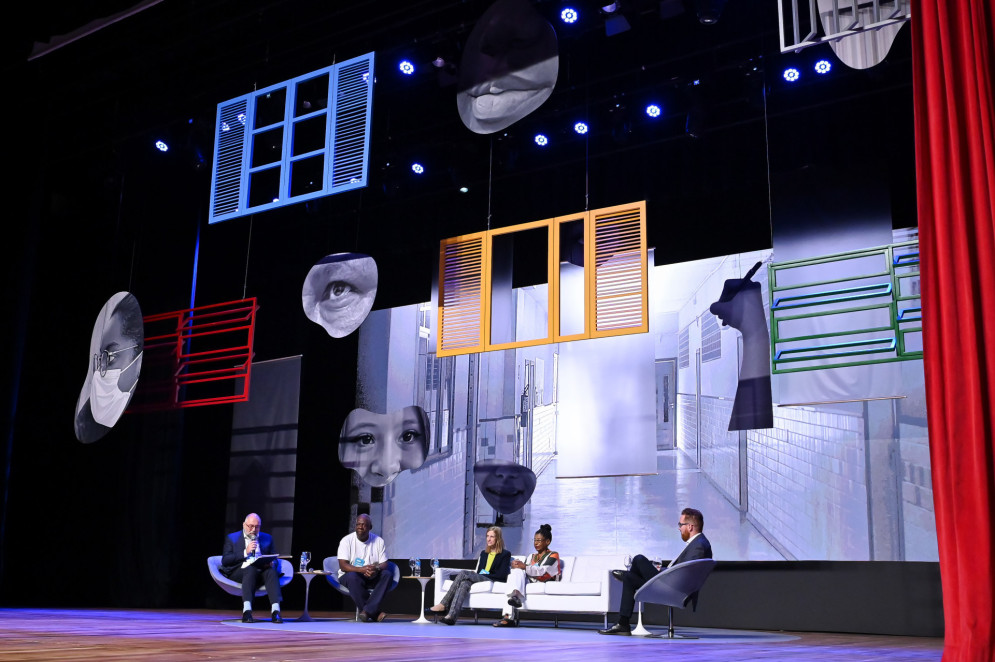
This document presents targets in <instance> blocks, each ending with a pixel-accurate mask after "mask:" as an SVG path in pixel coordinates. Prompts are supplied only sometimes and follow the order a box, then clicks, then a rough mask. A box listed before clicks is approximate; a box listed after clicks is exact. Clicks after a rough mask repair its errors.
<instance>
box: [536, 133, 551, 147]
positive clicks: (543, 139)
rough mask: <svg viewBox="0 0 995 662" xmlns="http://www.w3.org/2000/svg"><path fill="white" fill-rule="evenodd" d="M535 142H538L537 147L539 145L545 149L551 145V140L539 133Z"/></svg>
mask: <svg viewBox="0 0 995 662" xmlns="http://www.w3.org/2000/svg"><path fill="white" fill-rule="evenodd" d="M535 141H536V145H539V147H545V146H546V145H548V144H549V138H547V137H546V136H544V135H542V134H541V133H537V134H536V138H535Z"/></svg>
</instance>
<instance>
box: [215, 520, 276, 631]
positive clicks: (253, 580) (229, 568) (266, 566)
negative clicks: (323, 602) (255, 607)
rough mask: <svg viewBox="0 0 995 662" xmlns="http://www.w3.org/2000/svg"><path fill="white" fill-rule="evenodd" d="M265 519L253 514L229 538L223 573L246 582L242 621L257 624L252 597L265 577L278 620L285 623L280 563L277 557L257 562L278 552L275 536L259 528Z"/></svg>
mask: <svg viewBox="0 0 995 662" xmlns="http://www.w3.org/2000/svg"><path fill="white" fill-rule="evenodd" d="M260 526H262V522H261V521H260V519H259V515H257V514H255V513H249V514H248V515H246V516H245V521H244V522H242V530H241V531H235V532H234V533H230V534H228V536H226V537H225V549H224V552H223V553H222V556H221V574H223V575H224V576H225V577H227V578H228V579H230V580H232V581H235V582H238V583H240V584H241V585H242V622H243V623H254V622H255V619H254V618H252V598H253V596H254V595H255V594H256V586H258V585H259V578H260V577H262V580H263V585H265V586H266V595H267V596H268V597H269V601H270V605H271V612H272V619H273V622H274V623H282V622H283V618H282V617H281V616H280V599H281V598H280V570H279V568H280V565H279V562H276V563H274V561H275V559H265V560H262V561H255V562H253V559H254V558H256V557H259V556H260V555H264V554H275V553H276V552H275V551H274V549H273V537H272V536H271V535H269V534H268V533H263V532H262V531H260V530H259V527H260Z"/></svg>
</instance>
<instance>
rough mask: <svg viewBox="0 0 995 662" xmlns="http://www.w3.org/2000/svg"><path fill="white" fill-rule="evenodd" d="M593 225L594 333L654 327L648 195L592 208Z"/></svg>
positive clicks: (590, 250)
mask: <svg viewBox="0 0 995 662" xmlns="http://www.w3.org/2000/svg"><path fill="white" fill-rule="evenodd" d="M588 231H589V232H590V233H591V234H590V235H589V236H590V240H589V241H588V248H587V250H588V255H587V258H588V262H587V264H588V265H589V267H588V273H587V276H588V278H589V279H590V280H589V288H588V292H590V293H591V296H592V297H593V301H592V302H591V305H590V307H589V311H590V315H591V317H590V320H589V328H590V329H591V337H592V338H598V337H604V336H615V335H621V334H626V333H640V332H643V333H645V332H647V331H649V305H648V301H649V299H648V296H647V266H646V203H645V201H643V202H637V203H634V204H628V205H619V206H617V207H606V208H604V209H597V210H595V211H592V212H591V218H590V221H589V225H588ZM592 266H593V268H591V267H592Z"/></svg>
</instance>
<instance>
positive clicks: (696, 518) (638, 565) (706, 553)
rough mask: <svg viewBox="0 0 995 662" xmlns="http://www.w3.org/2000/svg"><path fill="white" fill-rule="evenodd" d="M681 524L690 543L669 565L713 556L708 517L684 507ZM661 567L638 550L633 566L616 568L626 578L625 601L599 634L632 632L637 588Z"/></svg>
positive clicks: (614, 572) (617, 576)
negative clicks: (614, 619)
mask: <svg viewBox="0 0 995 662" xmlns="http://www.w3.org/2000/svg"><path fill="white" fill-rule="evenodd" d="M677 528H678V529H680V532H681V540H683V541H684V542H686V543H687V544H686V545H685V546H684V549H683V550H682V551H681V553H680V554H678V555H677V558H676V559H674V560H673V561H671V562H670V565H668V566H667V567H668V568H669V567H670V566H672V565H677V564H678V563H685V562H686V561H694V560H695V559H710V558H712V545H711V544H710V543H709V542H708V538H706V537H705V534H703V533H702V532H701V530H702V529H704V528H705V518H704V517H703V516H702V514H701V511H700V510H695V509H694V508H685V509H684V510H682V511H681V520H680V522H678V523H677ZM659 572H660V570H657V568H656V566H655V565H653V563H652V562H650V560H649V559H647V558H646V557H645V556H643V555H642V554H638V555H637V556H636V557H635V558H633V559H632V567H631V568H630V569H629V570H612V576H613V577H614V578H615V579H618V580H619V581H621V582H622V601H621V603H620V604H619V608H618V623H616V624H615V625H613V626H611V627H610V628H608V629H607V630H598V634H625V635H627V634H631V633H632V626H631V625H629V619H631V618H632V610H633V609H634V608H635V606H636V598H635V595H636V591H638V590H639V587H641V586H642V585H643V584H645V583H646V582H648V581H649V580H650V579H652V578H653V577H655V576H656V575H657V574H658V573H659Z"/></svg>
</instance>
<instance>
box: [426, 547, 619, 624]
mask: <svg viewBox="0 0 995 662" xmlns="http://www.w3.org/2000/svg"><path fill="white" fill-rule="evenodd" d="M514 558H516V559H518V560H520V561H524V560H525V557H521V556H516V557H514ZM560 561H561V563H562V564H563V569H562V571H561V573H560V579H559V580H557V581H549V582H534V583H530V584H528V585H527V586H526V587H525V597H526V601H525V606H524V607H523V609H522V610H521V611H523V612H525V611H540V612H548V613H552V614H553V622H554V625H558V624H559V619H560V617H561V616H562V615H563V614H601V615H602V616H603V617H604V620H605V627H608V613H609V612H614V611H618V605H619V601H620V600H621V598H622V583H621V582H619V581H618V580H616V579H613V578H612V576H611V571H612V570H614V569H616V568H624V567H625V565H623V561H624V556H623V555H616V556H563V557H561V559H560ZM457 572H459V569H458V568H439V575H440V576H441V577H444V578H445V581H443V582H439V581H436V582H435V603H436V604H438V603H439V602H441V601H442V597H443V596H444V595H445V594H446V591H448V590H449V587H450V586H451V585H452V580H450V579H449V575H450V574H453V573H457ZM509 590H510V589H509V588H508V584H506V583H505V582H477V583H476V584H474V585H473V587H471V589H470V596H469V598H468V599H467V601H466V604H464V605H463V607H464V608H465V609H472V610H473V611H474V621H476V619H477V615H478V614H477V612H478V611H479V610H481V609H492V610H500V609H502V608H503V607H504V606H505V605H506V604H508V596H507V594H508V591H509Z"/></svg>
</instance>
